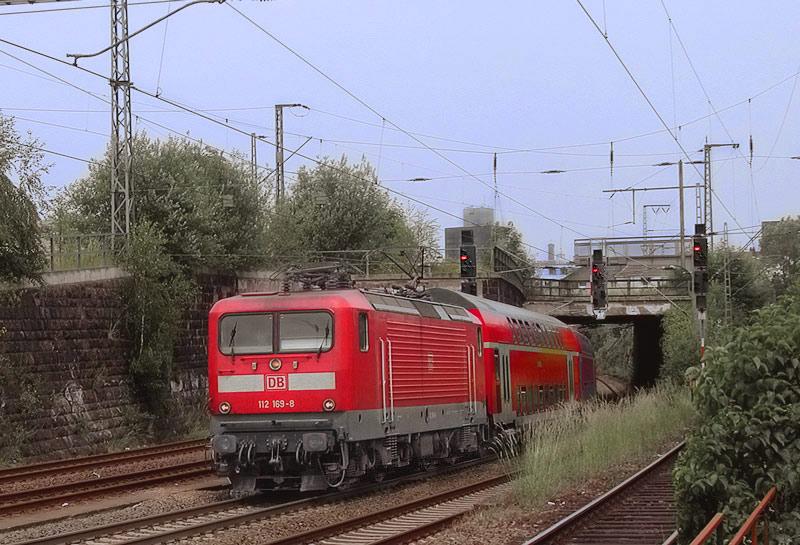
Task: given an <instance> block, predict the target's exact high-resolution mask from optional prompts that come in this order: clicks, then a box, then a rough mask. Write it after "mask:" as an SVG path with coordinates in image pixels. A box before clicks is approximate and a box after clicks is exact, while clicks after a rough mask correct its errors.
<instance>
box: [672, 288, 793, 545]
mask: <svg viewBox="0 0 800 545" xmlns="http://www.w3.org/2000/svg"><path fill="white" fill-rule="evenodd" d="M691 371H692V372H693V373H694V375H695V377H693V378H695V380H696V383H697V387H696V390H695V394H694V405H695V407H696V409H697V411H698V417H699V427H698V428H697V429H696V430H695V431H693V432H692V433H691V435H690V437H689V438H688V440H687V446H686V449H685V451H684V452H683V453H682V454H681V457H680V461H679V463H678V465H677V466H676V469H675V474H674V478H675V485H676V491H677V499H678V506H679V523H680V527H681V531H682V533H683V535H684V537H687V538H688V537H689V536H693V535H696V534H697V532H699V530H700V529H702V527H703V526H704V525H705V524H706V523H707V522H708V520H709V519H710V518H711V517H712V516H713V515H714V513H716V512H718V511H720V512H723V513H724V514H725V519H726V527H727V528H726V529H727V532H728V533H730V532H732V531H733V528H734V527H735V526H738V525H741V523H742V522H743V521H744V520H745V518H746V517H747V515H748V513H750V512H751V511H752V509H753V508H754V507H755V505H756V503H757V502H758V501H759V500H760V499H761V498H762V497H763V496H764V494H765V493H766V492H767V491H768V490H769V488H770V487H772V486H773V485H777V487H778V491H779V496H778V501H777V503H776V504H775V510H774V512H773V514H772V515H771V518H772V520H773V524H771V525H770V529H771V531H770V534H771V537H773V539H774V540H776V542H777V543H792V542H793V539H792V538H794V537H796V536H798V535H800V512H798V509H797V506H798V505H800V288H798V287H796V288H795V289H794V291H793V292H791V293H790V294H789V295H787V296H784V297H782V298H781V299H780V300H779V301H778V302H777V303H775V304H772V305H769V306H767V307H765V308H763V309H761V310H759V311H757V312H755V313H754V316H753V318H752V320H751V323H750V324H748V325H746V326H742V327H739V328H737V329H735V330H733V332H732V333H731V334H730V335H728V336H727V340H725V341H724V342H721V343H720V344H719V346H716V347H713V348H711V349H709V350H708V352H707V357H706V362H705V368H704V369H702V370H699V369H697V368H695V369H693V370H691Z"/></svg>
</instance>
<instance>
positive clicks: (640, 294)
mask: <svg viewBox="0 0 800 545" xmlns="http://www.w3.org/2000/svg"><path fill="white" fill-rule="evenodd" d="M606 291H607V293H608V300H609V301H626V300H628V301H631V300H635V301H641V300H642V299H648V298H658V299H663V298H664V296H666V297H669V298H681V297H686V296H688V295H689V281H688V280H686V279H683V278H614V279H611V280H609V281H608V283H607V284H606ZM589 296H590V286H589V282H587V281H580V280H550V279H542V278H536V279H533V280H532V282H531V288H530V294H529V298H530V300H531V301H569V300H573V299H586V300H587V301H588V300H589Z"/></svg>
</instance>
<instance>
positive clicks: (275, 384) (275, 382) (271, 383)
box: [267, 375, 286, 390]
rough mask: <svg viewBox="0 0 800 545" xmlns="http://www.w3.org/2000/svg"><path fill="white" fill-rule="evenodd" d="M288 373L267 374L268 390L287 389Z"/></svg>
mask: <svg viewBox="0 0 800 545" xmlns="http://www.w3.org/2000/svg"><path fill="white" fill-rule="evenodd" d="M285 389H286V375H267V390H285Z"/></svg>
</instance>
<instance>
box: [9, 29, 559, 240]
mask: <svg viewBox="0 0 800 545" xmlns="http://www.w3.org/2000/svg"><path fill="white" fill-rule="evenodd" d="M0 42H2V43H6V44H8V45H12V46H14V47H18V48H20V49H23V50H25V51H28V52H29V53H32V54H35V55H38V56H41V57H44V58H47V59H49V60H52V61H55V62H58V63H60V64H64V65H67V66H71V67H74V68H76V69H79V70H81V71H83V72H86V73H88V74H91V75H94V76H96V77H99V78H102V79H104V80H106V79H107V78H106V77H105V76H103V75H102V74H100V73H98V72H95V71H93V70H90V69H88V68H85V67H83V66H79V65H73V64H71V63H68V62H66V61H64V60H62V59H59V58H57V57H54V56H52V55H49V54H47V53H43V52H41V51H38V50H35V49H33V48H30V47H27V46H23V45H21V44H16V43H14V42H11V41H9V40H5V39H2V38H0ZM0 52H3V53H5V54H7V55H10V54H9V53H7V52H4V51H2V50H0ZM12 57H13V56H12ZM14 58H17V57H14ZM22 62H25V64H28V65H29V66H31V67H33V68H35V69H37V70H41V71H43V72H45V73H47V72H46V71H44V70H42V69H40V68H39V67H36V66H35V65H31V64H30V63H27V62H26V61H22ZM48 75H51V76H52V74H49V73H48ZM53 77H56V76H53ZM58 79H61V78H58ZM63 81H65V82H66V80H63ZM70 86H72V87H75V88H76V89H78V90H80V91H84V92H88V93H89V94H90V95H92V96H95V97H96V98H98V99H100V100H103V101H104V102H105V99H103V98H102V97H100V96H99V95H96V94H95V93H91V92H89V91H86V90H84V89H81V88H80V87H78V86H76V85H74V84H70ZM130 88H131V90H133V91H136V92H138V93H141V94H143V95H146V96H149V97H151V98H154V99H156V100H159V101H161V102H164V103H166V104H170V105H171V106H173V107H175V108H179V109H181V110H184V111H186V112H188V113H192V114H194V115H196V116H199V117H201V118H204V119H206V120H207V121H210V122H212V123H215V124H218V125H221V126H224V127H228V128H230V129H231V130H234V131H236V132H239V133H241V134H243V135H246V136H250V134H249V133H247V132H246V131H244V130H242V129H239V128H238V127H234V126H231V125H230V124H228V123H225V122H224V121H219V120H217V119H214V118H213V117H211V116H209V115H208V114H205V113H203V112H199V111H197V110H194V109H192V108H190V107H188V106H185V105H183V104H181V103H179V102H176V101H174V100H171V99H168V98H166V97H164V96H163V95H156V94H155V93H152V92H150V91H146V90H143V89H140V88H139V87H137V86H135V85H131V86H130ZM257 140H260V141H263V142H264V143H266V144H269V145H271V146H276V144H275V143H274V142H271V141H270V140H268V139H266V138H264V137H260V136H259V137H257ZM287 151H292V150H290V149H287ZM297 155H298V156H299V157H302V158H304V159H306V160H308V161H311V162H313V163H315V164H318V165H321V166H325V167H327V168H331V169H334V170H342V169H339V168H338V167H336V166H335V165H331V164H329V163H325V162H323V161H321V160H319V159H315V158H312V157H310V156H307V155H304V154H301V153H297ZM342 171H343V170H342ZM343 172H346V173H347V174H348V175H350V176H353V175H352V173H351V172H349V171H343ZM361 179H362V180H363V181H370V182H371V180H367V179H366V178H361ZM383 189H384V190H386V191H388V192H390V193H393V194H395V195H398V196H400V197H402V198H405V199H408V200H409V201H413V202H415V203H417V204H419V205H422V206H425V207H427V208H430V209H431V210H435V211H437V212H439V213H442V214H445V215H447V216H450V217H453V218H455V219H458V220H460V221H462V220H463V218H462V217H461V216H459V215H457V214H454V213H452V212H449V211H447V210H444V209H442V208H439V207H437V206H434V205H432V204H430V203H427V202H425V201H422V200H420V199H416V198H414V197H409V196H407V195H405V194H403V193H402V192H400V191H397V190H395V189H392V188H390V187H387V186H383ZM475 225H477V224H475ZM523 244H524V245H525V246H528V247H529V248H532V249H535V250H537V251H540V252H546V250H544V249H542V248H539V247H537V246H534V245H532V244H529V243H523Z"/></svg>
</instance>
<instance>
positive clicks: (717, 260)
mask: <svg viewBox="0 0 800 545" xmlns="http://www.w3.org/2000/svg"><path fill="white" fill-rule="evenodd" d="M709 258H710V259H709V277H710V278H711V289H710V293H709V309H710V316H709V319H710V320H715V321H719V320H721V319H722V318H723V316H724V304H725V291H724V289H725V288H724V275H725V268H726V267H727V268H728V269H729V271H730V279H731V301H730V305H731V318H732V320H733V322H734V323H743V322H744V321H745V320H746V319H747V318H748V316H749V314H750V312H751V311H753V310H756V309H759V308H761V307H763V306H765V305H767V304H769V303H772V302H773V301H774V300H775V293H774V290H773V288H772V285H771V284H770V280H769V277H768V275H767V274H765V269H764V263H762V262H760V261H759V260H758V259H756V258H755V257H754V256H753V255H752V254H751V253H750V252H748V251H744V250H742V249H740V248H735V247H725V246H723V247H721V248H719V249H717V250H715V251H714V252H712V253H711V255H710V256H709Z"/></svg>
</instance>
